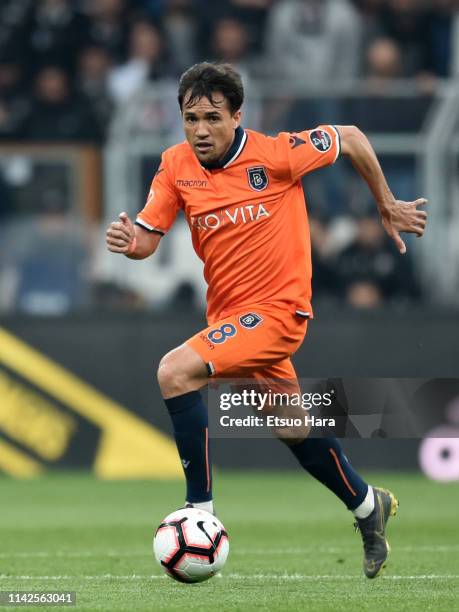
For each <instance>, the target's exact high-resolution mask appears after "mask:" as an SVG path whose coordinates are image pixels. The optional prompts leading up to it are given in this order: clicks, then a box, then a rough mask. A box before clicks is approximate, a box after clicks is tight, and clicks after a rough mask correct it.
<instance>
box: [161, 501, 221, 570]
mask: <svg viewBox="0 0 459 612" xmlns="http://www.w3.org/2000/svg"><path fill="white" fill-rule="evenodd" d="M153 552H154V554H155V557H156V560H157V561H158V563H160V564H161V565H162V567H163V569H164V570H165V572H166V573H167V574H168V575H169V576H171V577H172V578H174V579H175V580H178V581H179V582H202V581H203V580H207V579H208V578H211V577H212V576H215V574H216V573H217V572H219V571H220V570H221V569H222V567H223V566H224V565H225V562H226V559H227V557H228V552H229V541H228V534H227V533H226V530H225V528H224V527H223V525H222V523H221V522H220V521H219V520H218V519H217V518H216V517H215V516H214V515H213V514H210V512H206V511H205V510H198V509H197V508H183V509H181V510H177V511H176V512H172V514H169V515H168V516H166V518H165V519H164V520H163V521H162V522H161V524H160V525H159V527H158V529H157V530H156V533H155V537H154V539H153Z"/></svg>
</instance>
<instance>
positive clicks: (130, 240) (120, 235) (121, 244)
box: [106, 212, 135, 254]
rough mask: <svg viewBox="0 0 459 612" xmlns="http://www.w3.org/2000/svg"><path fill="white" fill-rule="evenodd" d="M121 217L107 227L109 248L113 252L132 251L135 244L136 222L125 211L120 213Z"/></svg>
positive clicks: (125, 252)
mask: <svg viewBox="0 0 459 612" xmlns="http://www.w3.org/2000/svg"><path fill="white" fill-rule="evenodd" d="M119 219H120V220H119V221H114V222H113V223H110V225H109V226H108V228H107V232H106V243H107V248H108V250H109V251H112V253H124V254H127V253H132V251H133V250H134V246H133V245H134V244H135V228H134V224H133V223H132V221H131V220H130V219H129V217H128V216H127V214H126V213H125V212H122V213H121V214H120V215H119Z"/></svg>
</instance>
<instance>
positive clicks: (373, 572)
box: [106, 62, 426, 578]
mask: <svg viewBox="0 0 459 612" xmlns="http://www.w3.org/2000/svg"><path fill="white" fill-rule="evenodd" d="M243 97H244V92H243V86H242V82H241V78H240V76H239V74H238V73H237V72H236V71H235V70H234V69H233V68H232V67H231V66H230V65H227V64H211V63H207V62H203V63H200V64H196V65H194V66H192V67H191V68H189V69H188V70H187V71H186V72H185V73H184V74H183V75H182V77H181V79H180V83H179V89H178V102H179V106H180V110H181V113H182V118H183V127H184V131H185V136H186V142H182V143H181V144H178V145H176V146H173V147H171V148H169V149H167V150H166V151H164V153H163V155H162V161H161V164H160V167H159V169H158V171H157V172H156V174H155V176H154V178H153V181H152V185H151V189H150V193H149V195H148V199H147V202H146V205H145V207H144V208H143V210H142V211H141V212H140V214H139V215H138V216H137V219H136V221H135V223H133V222H132V221H131V220H130V219H129V218H128V216H127V214H126V213H124V212H123V213H121V214H120V215H119V220H118V221H116V222H113V223H111V224H110V226H109V228H108V229H107V237H106V239H107V245H108V248H109V250H110V251H112V252H114V253H122V254H124V255H126V256H127V257H129V258H130V259H144V258H145V257H148V256H150V255H152V254H153V253H154V252H155V251H156V249H157V247H158V244H159V242H160V240H161V238H162V237H163V236H164V235H165V234H166V233H167V232H168V231H169V229H170V227H171V226H172V224H173V222H174V219H175V217H176V215H177V213H178V211H179V210H180V209H182V210H183V211H184V213H185V215H186V218H187V221H188V224H189V226H190V230H191V238H192V241H193V246H194V249H195V251H196V253H197V255H198V256H199V257H200V258H201V259H202V261H203V262H204V276H205V279H206V281H207V283H208V292H207V320H208V327H207V328H206V329H204V330H202V331H201V332H199V333H197V334H196V335H195V336H193V337H192V338H189V339H188V340H186V342H185V343H184V344H182V345H180V346H179V347H177V348H175V349H174V350H172V351H171V352H169V353H168V354H167V355H165V356H164V357H163V359H162V360H161V362H160V364H159V369H158V381H159V385H160V388H161V392H162V396H163V398H164V401H165V404H166V407H167V410H168V411H169V413H170V416H171V419H172V424H173V430H174V435H175V440H176V443H177V448H178V452H179V454H180V458H181V462H182V465H183V468H184V472H185V477H186V483H187V493H186V503H188V504H190V505H192V506H195V507H197V508H202V509H204V510H208V511H210V512H213V502H212V477H211V465H210V456H209V439H208V415H207V409H206V406H205V405H204V403H203V400H202V398H201V394H200V392H199V390H200V389H201V388H202V387H204V386H205V385H206V384H207V383H208V381H209V378H210V377H215V376H217V377H233V378H235V377H240V378H245V379H253V380H254V381H255V382H256V381H257V380H258V381H262V380H269V379H285V380H296V373H295V370H294V368H293V365H292V362H291V359H290V358H291V356H292V354H293V353H295V351H297V350H298V348H299V347H300V345H301V343H302V342H303V339H304V336H305V334H306V328H307V324H308V319H310V318H311V317H312V308H311V248H310V236H309V225H308V216H307V210H306V206H305V202H304V195H303V190H302V186H301V182H300V179H301V177H302V176H303V175H304V174H306V173H308V172H311V171H313V170H315V169H316V168H320V167H322V166H327V165H330V164H333V163H334V162H335V160H336V159H337V157H338V156H339V155H340V154H341V155H345V156H347V157H349V158H350V160H351V162H352V164H353V165H354V167H355V169H356V171H357V172H358V173H359V174H360V176H361V177H362V178H363V179H364V180H365V182H366V183H367V184H368V186H369V188H370V189H371V191H372V193H373V195H374V198H375V201H376V204H377V207H378V210H379V213H380V215H381V222H382V224H383V226H384V228H385V230H386V232H387V233H388V235H389V236H390V237H391V238H392V239H393V240H394V241H395V244H396V246H397V248H398V249H399V251H400V253H402V254H403V253H405V251H406V247H405V244H404V242H403V240H402V238H401V237H400V232H408V233H414V234H417V235H418V236H422V235H423V233H424V228H425V225H426V213H425V211H423V210H419V209H418V207H419V206H420V205H423V204H425V203H426V200H425V199H418V200H416V201H414V202H402V201H399V200H396V199H395V197H394V196H393V195H392V193H391V191H390V189H389V187H388V185H387V182H386V180H385V178H384V175H383V173H382V170H381V167H380V165H379V163H378V160H377V158H376V155H375V152H374V150H373V148H372V147H371V145H370V143H369V141H368V140H367V138H366V137H365V136H364V134H363V133H362V132H361V131H360V130H358V129H357V128H356V127H354V126H345V127H344V126H332V125H322V126H319V127H316V128H315V129H311V130H304V131H300V132H298V133H280V134H279V135H278V136H277V137H274V138H273V137H268V136H265V135H264V134H260V133H258V132H254V131H252V130H247V129H244V128H243V127H241V105H242V102H243ZM288 447H289V448H290V450H291V451H292V452H293V454H294V455H295V456H296V458H297V459H298V461H299V462H300V464H301V465H302V467H303V468H304V469H306V470H307V471H308V472H309V473H310V474H311V475H312V476H314V477H315V478H316V479H318V480H319V481H320V482H321V483H323V484H324V485H325V486H326V487H328V488H329V489H330V490H331V491H332V492H333V493H335V495H336V496H337V497H339V499H341V500H342V501H343V502H344V504H345V505H346V507H347V508H348V509H349V510H351V511H352V512H353V514H354V515H355V519H356V525H357V526H358V527H359V529H360V532H361V535H362V539H363V545H364V572H365V574H366V576H368V577H369V578H374V577H375V576H377V575H378V573H380V571H381V570H382V568H383V567H384V566H385V562H386V558H387V555H388V550H389V549H388V544H387V540H386V538H385V526H386V523H387V521H388V518H389V516H391V515H392V514H395V511H396V507H397V504H398V502H397V500H396V499H395V497H394V496H393V494H392V493H390V492H389V491H386V490H384V489H379V488H376V487H372V486H370V485H368V484H367V483H366V482H365V481H364V480H363V479H362V477H361V476H360V475H359V474H358V473H357V472H356V471H355V469H354V468H353V467H352V466H351V464H350V463H349V461H348V460H347V458H346V457H345V455H344V454H343V451H342V449H341V446H340V444H339V442H338V441H337V440H336V439H335V438H312V437H307V436H299V437H298V438H297V439H293V440H292V439H290V440H288Z"/></svg>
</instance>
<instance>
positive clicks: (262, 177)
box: [247, 166, 269, 191]
mask: <svg viewBox="0 0 459 612" xmlns="http://www.w3.org/2000/svg"><path fill="white" fill-rule="evenodd" d="M247 178H248V179H249V185H250V187H252V189H254V190H255V191H263V189H266V187H267V186H268V182H269V181H268V174H267V172H266V168H265V167H264V166H256V167H254V168H247Z"/></svg>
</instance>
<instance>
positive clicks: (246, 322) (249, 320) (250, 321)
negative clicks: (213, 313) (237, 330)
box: [239, 312, 263, 329]
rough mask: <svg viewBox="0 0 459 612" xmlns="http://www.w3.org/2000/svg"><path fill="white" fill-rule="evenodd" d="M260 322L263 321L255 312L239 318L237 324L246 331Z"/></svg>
mask: <svg viewBox="0 0 459 612" xmlns="http://www.w3.org/2000/svg"><path fill="white" fill-rule="evenodd" d="M262 321H263V319H262V318H261V317H260V315H257V314H256V313H255V312H249V313H247V314H245V315H242V316H241V317H239V323H240V324H241V325H242V327H245V328H246V329H253V328H254V327H256V326H257V325H259V324H260V323H261V322H262Z"/></svg>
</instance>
